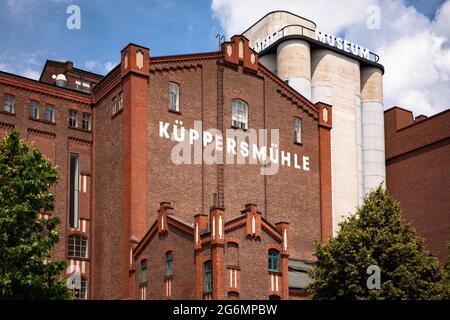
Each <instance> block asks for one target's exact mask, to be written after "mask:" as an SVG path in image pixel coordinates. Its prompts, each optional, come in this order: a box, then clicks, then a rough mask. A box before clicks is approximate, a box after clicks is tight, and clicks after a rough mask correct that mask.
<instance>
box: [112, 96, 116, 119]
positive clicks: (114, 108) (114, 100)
mask: <svg viewBox="0 0 450 320" xmlns="http://www.w3.org/2000/svg"><path fill="white" fill-rule="evenodd" d="M116 113H117V98H116V97H114V98H113V99H112V114H113V115H114V114H116Z"/></svg>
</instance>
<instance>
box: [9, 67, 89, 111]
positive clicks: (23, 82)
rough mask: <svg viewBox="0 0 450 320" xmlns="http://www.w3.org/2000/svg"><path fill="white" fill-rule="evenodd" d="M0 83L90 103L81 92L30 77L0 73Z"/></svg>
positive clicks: (87, 97)
mask: <svg viewBox="0 0 450 320" xmlns="http://www.w3.org/2000/svg"><path fill="white" fill-rule="evenodd" d="M0 83H2V84H5V85H10V86H13V87H16V88H19V89H24V90H28V91H32V92H36V93H39V94H46V95H49V96H53V97H56V98H61V99H65V100H70V101H74V102H77V103H83V104H87V105H89V104H90V103H91V97H90V96H88V95H84V94H82V93H80V94H77V93H76V92H72V91H71V90H69V89H66V88H59V87H53V86H50V85H48V84H45V83H40V82H38V81H34V80H32V79H25V78H23V79H22V78H20V79H15V78H14V76H13V75H12V76H6V75H5V74H3V73H0Z"/></svg>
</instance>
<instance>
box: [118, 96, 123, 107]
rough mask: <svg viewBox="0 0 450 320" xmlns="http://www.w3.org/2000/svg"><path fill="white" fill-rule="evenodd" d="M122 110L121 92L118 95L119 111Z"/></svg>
mask: <svg viewBox="0 0 450 320" xmlns="http://www.w3.org/2000/svg"><path fill="white" fill-rule="evenodd" d="M122 109H123V92H121V93H119V110H122Z"/></svg>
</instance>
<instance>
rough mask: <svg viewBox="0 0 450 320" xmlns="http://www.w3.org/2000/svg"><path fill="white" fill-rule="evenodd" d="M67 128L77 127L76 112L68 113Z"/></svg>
mask: <svg viewBox="0 0 450 320" xmlns="http://www.w3.org/2000/svg"><path fill="white" fill-rule="evenodd" d="M69 127H73V128H77V127H78V111H76V110H70V111H69Z"/></svg>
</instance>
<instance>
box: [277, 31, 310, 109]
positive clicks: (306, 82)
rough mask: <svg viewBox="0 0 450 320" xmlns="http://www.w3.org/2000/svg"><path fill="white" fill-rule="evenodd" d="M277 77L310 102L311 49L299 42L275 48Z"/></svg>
mask: <svg viewBox="0 0 450 320" xmlns="http://www.w3.org/2000/svg"><path fill="white" fill-rule="evenodd" d="M277 72H278V76H279V77H280V78H281V79H282V80H283V81H287V83H288V84H289V85H290V86H291V87H292V88H294V89H295V90H297V91H298V92H300V93H301V94H302V95H303V96H304V97H306V98H307V99H308V100H311V48H310V46H309V43H308V42H306V41H301V40H288V41H284V42H282V43H280V45H279V46H278V47H277Z"/></svg>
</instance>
